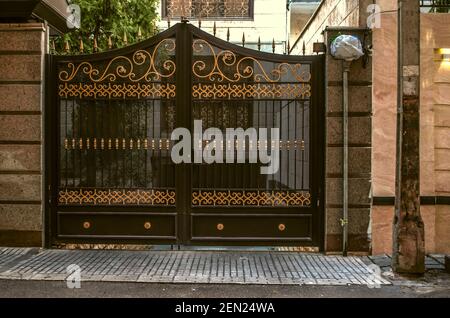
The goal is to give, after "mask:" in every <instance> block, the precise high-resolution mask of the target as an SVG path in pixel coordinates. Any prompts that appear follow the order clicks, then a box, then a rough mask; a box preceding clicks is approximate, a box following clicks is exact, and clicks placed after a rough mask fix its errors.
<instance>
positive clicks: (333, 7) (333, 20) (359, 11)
mask: <svg viewBox="0 0 450 318" xmlns="http://www.w3.org/2000/svg"><path fill="white" fill-rule="evenodd" d="M371 3H373V1H372V0H323V1H322V2H321V4H320V5H319V7H318V8H317V10H316V12H315V13H314V14H313V16H312V18H311V19H310V21H309V23H308V24H307V25H306V26H305V28H304V29H303V30H302V31H301V35H300V38H299V40H298V41H297V45H296V46H295V47H293V50H292V54H300V53H301V50H302V45H303V42H304V43H305V46H306V54H310V53H311V52H312V48H313V43H314V42H317V41H319V42H324V34H323V31H324V30H325V28H326V27H327V26H333V27H365V26H366V24H367V16H368V13H367V6H368V5H369V4H371Z"/></svg>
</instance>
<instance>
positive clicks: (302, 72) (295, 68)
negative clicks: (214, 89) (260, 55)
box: [192, 39, 311, 83]
mask: <svg viewBox="0 0 450 318" xmlns="http://www.w3.org/2000/svg"><path fill="white" fill-rule="evenodd" d="M192 47H193V50H194V54H195V53H197V55H196V57H197V60H196V61H194V63H193V64H192V72H193V73H194V75H195V76H196V77H197V78H198V79H207V80H209V81H212V82H224V81H228V82H232V83H235V82H238V81H242V80H248V79H250V80H253V81H255V82H268V83H277V82H282V81H283V80H284V77H286V79H287V78H289V79H290V81H292V82H301V83H307V82H309V81H310V80H311V73H310V71H309V66H307V65H305V64H299V63H297V64H289V63H274V64H275V66H274V67H273V68H272V69H271V70H266V68H265V67H264V66H263V64H262V63H263V62H262V61H259V60H257V59H255V58H254V57H251V56H242V57H240V56H238V55H236V54H235V53H234V52H232V51H230V50H222V51H219V52H218V53H217V49H215V48H214V47H213V46H212V45H211V44H209V43H208V42H206V41H205V40H203V39H196V40H194V43H193V44H192ZM205 48H206V49H205ZM206 54H209V55H210V56H212V57H213V60H212V62H211V63H210V64H211V66H210V67H208V66H207V63H206V62H205V61H204V56H205V55H206ZM200 58H201V59H200ZM208 65H209V64H208ZM227 74H230V75H227Z"/></svg>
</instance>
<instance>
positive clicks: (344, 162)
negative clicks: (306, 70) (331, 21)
mask: <svg viewBox="0 0 450 318" xmlns="http://www.w3.org/2000/svg"><path fill="white" fill-rule="evenodd" d="M350 64H351V62H350V61H343V74H342V97H343V100H342V139H343V142H342V144H343V154H342V207H343V216H342V219H341V225H342V254H343V256H347V251H348V74H349V72H350Z"/></svg>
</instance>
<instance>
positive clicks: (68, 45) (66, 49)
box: [64, 40, 70, 53]
mask: <svg viewBox="0 0 450 318" xmlns="http://www.w3.org/2000/svg"><path fill="white" fill-rule="evenodd" d="M64 52H66V53H69V52H70V44H69V41H67V40H66V41H65V42H64Z"/></svg>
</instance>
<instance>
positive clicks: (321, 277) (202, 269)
mask: <svg viewBox="0 0 450 318" xmlns="http://www.w3.org/2000/svg"><path fill="white" fill-rule="evenodd" d="M1 251H2V253H3V254H6V253H9V255H15V254H20V253H22V252H20V251H6V250H5V249H1ZM0 255H1V254H0ZM21 255H23V254H21ZM71 264H76V265H78V266H80V268H81V279H82V281H83V280H84V281H121V282H160V283H161V282H164V283H172V282H175V283H220V284H289V285H292V284H308V285H309V284H311V285H368V284H390V282H389V281H387V280H386V279H384V278H382V277H379V276H377V275H375V274H374V273H373V271H372V269H371V268H369V267H368V266H367V265H366V264H365V263H364V262H363V260H362V259H361V258H360V257H351V256H349V257H342V256H334V255H330V256H325V255H322V254H305V253H295V252H258V251H250V252H249V251H245V252H244V251H238V252H231V251H230V252H211V251H123V250H120V251H111V250H43V251H41V252H40V253H38V254H35V255H32V256H30V257H28V258H27V259H25V260H23V261H21V262H19V263H17V264H15V265H14V266H12V267H11V268H9V269H8V270H4V271H3V272H0V278H3V279H27V280H65V279H66V277H67V276H68V273H67V266H69V265H71Z"/></svg>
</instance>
